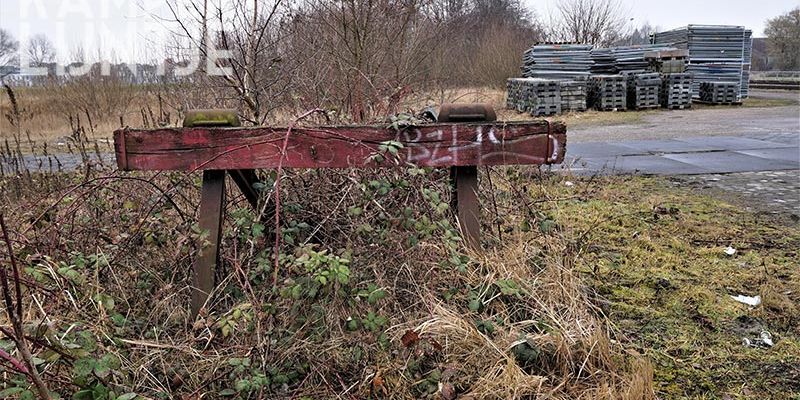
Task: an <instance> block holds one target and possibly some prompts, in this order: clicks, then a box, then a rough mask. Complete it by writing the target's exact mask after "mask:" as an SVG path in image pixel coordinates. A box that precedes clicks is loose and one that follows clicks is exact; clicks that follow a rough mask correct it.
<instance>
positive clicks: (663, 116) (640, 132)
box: [569, 91, 800, 143]
mask: <svg viewBox="0 0 800 400" xmlns="http://www.w3.org/2000/svg"><path fill="white" fill-rule="evenodd" d="M752 97H754V98H756V97H758V98H765V99H784V100H800V92H791V91H754V92H753V95H752ZM765 133H778V134H783V133H796V134H798V135H800V105H792V106H781V107H764V108H757V107H733V108H732V107H725V108H714V107H703V108H697V109H689V110H672V111H660V112H655V113H648V114H644V115H643V117H642V119H641V121H639V122H636V123H628V124H623V125H607V126H576V127H573V128H570V129H569V141H570V142H572V143H579V142H604V141H614V140H646V139H665V138H679V137H697V136H749V135H760V134H765Z"/></svg>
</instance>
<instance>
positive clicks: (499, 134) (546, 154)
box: [114, 121, 566, 171]
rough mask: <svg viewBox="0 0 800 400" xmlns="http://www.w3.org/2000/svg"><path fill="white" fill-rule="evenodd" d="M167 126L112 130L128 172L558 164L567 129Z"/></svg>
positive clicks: (531, 125) (536, 125) (532, 125)
mask: <svg viewBox="0 0 800 400" xmlns="http://www.w3.org/2000/svg"><path fill="white" fill-rule="evenodd" d="M286 134H287V128H265V127H258V128H204V127H195V128H164V129H152V130H134V129H122V130H118V131H116V132H114V144H115V148H116V155H117V164H118V166H119V168H120V169H122V170H185V171H192V170H232V169H259V168H276V167H277V166H278V164H279V163H282V164H283V167H284V168H350V167H355V168H363V167H385V166H392V165H395V162H396V161H399V162H401V163H411V164H415V165H418V166H427V167H446V166H468V165H510V164H557V163H560V162H562V161H563V160H564V153H565V150H566V128H565V126H564V125H563V124H561V123H558V122H555V123H549V122H547V121H530V122H507V123H504V122H488V123H458V124H430V125H421V126H416V127H407V128H401V129H400V130H396V129H393V128H387V127H377V126H332V127H314V128H293V129H292V130H291V133H290V135H289V139H288V140H289V141H288V146H287V151H286V154H285V155H281V146H282V144H283V141H284V139H285V137H286ZM390 140H394V141H398V142H400V143H402V144H403V148H402V149H401V150H400V151H399V153H398V156H397V158H398V159H397V160H392V159H390V157H388V155H386V156H387V159H386V160H384V161H383V162H381V163H378V162H376V161H375V158H374V157H373V156H374V155H376V154H379V153H380V151H379V149H378V148H379V146H380V145H381V143H384V142H386V141H390Z"/></svg>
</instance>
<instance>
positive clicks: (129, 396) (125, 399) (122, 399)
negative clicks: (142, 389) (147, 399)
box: [117, 393, 138, 400]
mask: <svg viewBox="0 0 800 400" xmlns="http://www.w3.org/2000/svg"><path fill="white" fill-rule="evenodd" d="M136 396H138V394H136V393H125V394H123V395H120V396H119V397H117V400H133V399H135V398H136Z"/></svg>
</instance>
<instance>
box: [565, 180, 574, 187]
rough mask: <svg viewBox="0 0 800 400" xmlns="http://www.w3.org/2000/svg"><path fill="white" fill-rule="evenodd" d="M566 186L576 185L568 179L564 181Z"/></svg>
mask: <svg viewBox="0 0 800 400" xmlns="http://www.w3.org/2000/svg"><path fill="white" fill-rule="evenodd" d="M564 186H567V187H572V186H575V184H574V183H572V182H570V181H566V182H564Z"/></svg>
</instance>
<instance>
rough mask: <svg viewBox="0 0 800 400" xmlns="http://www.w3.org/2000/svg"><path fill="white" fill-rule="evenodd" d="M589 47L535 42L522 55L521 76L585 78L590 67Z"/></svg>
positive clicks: (590, 47)
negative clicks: (535, 43)
mask: <svg viewBox="0 0 800 400" xmlns="http://www.w3.org/2000/svg"><path fill="white" fill-rule="evenodd" d="M591 49H592V46H591V45H586V44H537V45H535V46H533V47H531V48H530V49H528V50H527V51H526V52H525V54H524V55H523V57H522V76H523V77H526V78H544V79H572V80H574V79H586V78H587V77H588V76H589V73H590V69H591V67H592V58H591V55H590V51H591Z"/></svg>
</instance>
